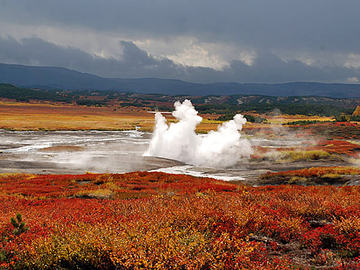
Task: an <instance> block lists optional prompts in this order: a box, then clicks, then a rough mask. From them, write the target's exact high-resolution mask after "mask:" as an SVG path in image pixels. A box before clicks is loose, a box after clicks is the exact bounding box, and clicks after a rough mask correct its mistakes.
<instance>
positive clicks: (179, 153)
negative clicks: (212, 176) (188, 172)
mask: <svg viewBox="0 0 360 270" xmlns="http://www.w3.org/2000/svg"><path fill="white" fill-rule="evenodd" d="M197 113H198V112H197V111H196V110H195V108H194V107H193V105H192V104H191V101H190V100H185V101H184V102H183V103H181V102H179V101H177V102H175V111H174V112H173V113H172V115H173V116H174V117H175V118H177V119H178V120H179V121H178V122H176V123H172V124H170V125H168V124H167V123H166V119H165V117H164V116H163V115H162V114H161V113H156V114H155V130H154V134H153V138H152V140H151V142H150V146H149V149H148V150H147V151H146V152H145V154H144V155H147V156H156V157H162V158H168V159H174V160H178V161H182V162H184V163H187V164H192V165H197V166H206V167H216V168H219V167H220V168H223V167H230V166H234V165H235V164H237V163H238V162H239V161H240V160H241V159H244V158H249V157H250V155H251V154H252V152H253V150H252V147H251V144H250V142H249V141H248V140H246V139H241V134H240V133H239V131H240V130H241V129H242V127H243V125H244V124H245V123H246V119H245V118H244V117H243V116H242V115H240V114H237V115H235V116H234V119H233V120H230V121H229V122H225V123H223V124H222V125H219V126H218V130H217V131H210V132H209V133H208V134H206V135H198V134H196V133H195V129H196V126H197V125H198V124H199V123H200V122H201V121H202V117H200V116H199V115H197Z"/></svg>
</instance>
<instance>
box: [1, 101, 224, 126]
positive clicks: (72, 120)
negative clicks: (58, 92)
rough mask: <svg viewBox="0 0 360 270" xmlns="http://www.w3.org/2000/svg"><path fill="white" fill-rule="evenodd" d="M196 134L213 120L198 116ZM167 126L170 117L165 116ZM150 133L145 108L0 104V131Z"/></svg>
mask: <svg viewBox="0 0 360 270" xmlns="http://www.w3.org/2000/svg"><path fill="white" fill-rule="evenodd" d="M202 117H203V118H204V121H203V123H201V124H200V125H199V126H198V129H197V131H199V132H208V131H210V130H214V129H216V128H217V126H218V125H219V123H220V122H219V121H215V120H211V118H214V117H216V116H213V115H202ZM166 118H167V119H169V122H171V121H174V119H173V118H172V116H170V115H166ZM209 118H210V119H209ZM136 127H140V130H141V131H152V130H153V127H154V114H151V113H148V111H147V109H146V108H131V107H120V108H119V107H86V106H77V105H69V104H51V103H21V102H5V101H0V128H2V129H9V130H133V129H135V128H136Z"/></svg>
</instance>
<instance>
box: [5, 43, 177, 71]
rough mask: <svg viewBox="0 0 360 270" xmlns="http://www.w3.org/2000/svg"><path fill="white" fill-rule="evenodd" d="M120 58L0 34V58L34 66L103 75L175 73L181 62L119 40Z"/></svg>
mask: <svg viewBox="0 0 360 270" xmlns="http://www.w3.org/2000/svg"><path fill="white" fill-rule="evenodd" d="M119 46H121V47H122V48H123V59H122V60H117V59H114V58H110V59H106V58H101V57H97V56H93V55H91V54H89V53H86V52H84V51H81V50H79V49H75V48H71V47H62V46H58V45H55V44H53V43H49V42H46V41H44V40H42V39H39V38H25V39H22V40H21V41H20V42H19V41H16V40H15V39H13V38H1V37H0V62H4V63H17V64H23V65H36V66H59V67H65V68H70V69H74V70H78V71H82V72H87V73H93V74H96V75H99V76H103V77H166V78H170V77H177V76H181V73H182V68H181V66H176V65H175V64H174V63H173V62H172V61H170V60H168V59H155V58H153V57H152V56H150V55H148V53H147V52H145V51H142V50H140V49H139V48H138V47H137V46H136V45H135V44H133V43H132V42H126V41H121V42H120V44H119Z"/></svg>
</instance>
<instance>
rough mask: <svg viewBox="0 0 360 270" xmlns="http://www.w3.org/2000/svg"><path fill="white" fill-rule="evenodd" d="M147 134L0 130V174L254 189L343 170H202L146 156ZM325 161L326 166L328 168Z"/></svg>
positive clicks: (252, 166)
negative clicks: (155, 179) (275, 178)
mask: <svg viewBox="0 0 360 270" xmlns="http://www.w3.org/2000/svg"><path fill="white" fill-rule="evenodd" d="M150 140H151V134H150V133H144V132H139V131H119V132H112V131H111V132H110V131H51V132H46V131H7V130H0V173H34V174H82V173H85V172H93V173H105V172H108V173H125V172H131V171H163V172H168V173H181V174H190V175H195V176H203V177H214V178H217V179H221V180H226V181H245V182H248V183H254V184H256V180H257V178H258V176H259V175H260V174H262V173H266V172H267V171H284V170H290V169H300V168H304V167H312V166H346V165H348V164H347V163H346V162H345V161H341V160H334V161H326V162H324V161H316V162H315V161H312V162H293V163H275V162H271V161H253V160H246V159H245V160H239V162H238V163H237V165H235V166H233V167H231V168H205V167H196V166H192V165H188V164H183V163H181V162H178V161H175V160H169V159H164V158H157V157H146V156H143V153H144V152H145V151H146V150H147V148H148V146H149V143H150ZM250 140H251V143H252V145H257V146H259V145H260V146H266V147H270V148H271V147H293V146H301V145H302V144H303V143H304V141H301V140H293V139H291V138H289V139H284V138H283V139H281V140H269V139H259V138H257V139H255V138H250ZM329 162H330V163H329Z"/></svg>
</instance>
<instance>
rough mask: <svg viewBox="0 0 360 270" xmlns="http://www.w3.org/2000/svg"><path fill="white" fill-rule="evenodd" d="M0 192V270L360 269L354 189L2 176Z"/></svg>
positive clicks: (143, 177) (135, 176)
mask: <svg viewBox="0 0 360 270" xmlns="http://www.w3.org/2000/svg"><path fill="white" fill-rule="evenodd" d="M0 186H1V194H0V203H1V205H2V207H1V208H0V212H1V215H0V231H1V239H0V269H316V268H319V269H320V268H321V269H324V268H326V269H358V268H359V267H360V264H359V262H358V260H359V258H360V187H358V186H352V187H333V186H321V187H301V186H290V185H280V186H264V187H257V188H256V187H246V186H238V185H232V184H229V183H226V182H222V181H216V180H211V179H205V178H194V177H190V176H180V175H178V176H177V175H168V174H164V173H145V172H141V173H139V172H137V173H128V174H118V175H114V174H86V175H61V176H56V175H47V176H46V175H45V176H44V175H42V176H38V175H23V174H20V175H18V174H14V175H2V176H1V181H0ZM106 190H107V191H106ZM110 191H111V192H110ZM131 198H132V199H131Z"/></svg>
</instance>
